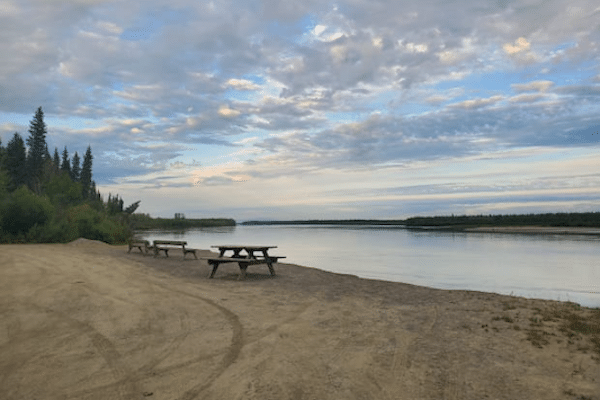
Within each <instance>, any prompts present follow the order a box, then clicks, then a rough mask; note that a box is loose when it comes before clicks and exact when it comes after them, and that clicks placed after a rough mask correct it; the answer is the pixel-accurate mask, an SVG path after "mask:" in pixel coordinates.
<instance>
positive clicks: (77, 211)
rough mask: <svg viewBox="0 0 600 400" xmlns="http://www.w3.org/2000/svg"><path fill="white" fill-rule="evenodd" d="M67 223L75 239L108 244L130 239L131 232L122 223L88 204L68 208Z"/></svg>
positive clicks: (124, 241)
mask: <svg viewBox="0 0 600 400" xmlns="http://www.w3.org/2000/svg"><path fill="white" fill-rule="evenodd" d="M67 221H68V225H69V226H71V227H72V230H73V232H74V233H76V236H77V237H83V238H86V239H90V240H100V241H103V242H106V243H110V244H119V243H126V242H127V240H129V238H130V237H131V231H130V230H129V228H128V227H127V226H126V225H125V224H124V223H122V222H119V221H117V220H115V219H113V218H110V217H108V216H107V215H105V214H103V213H101V212H99V211H98V210H96V209H94V208H92V206H91V205H90V204H81V205H78V206H75V207H72V208H70V209H69V210H68V212H67Z"/></svg>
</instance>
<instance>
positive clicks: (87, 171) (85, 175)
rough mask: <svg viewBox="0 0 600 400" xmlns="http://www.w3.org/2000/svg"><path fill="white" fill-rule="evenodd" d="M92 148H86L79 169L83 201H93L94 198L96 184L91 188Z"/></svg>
mask: <svg viewBox="0 0 600 400" xmlns="http://www.w3.org/2000/svg"><path fill="white" fill-rule="evenodd" d="M93 158H94V157H93V156H92V147H91V146H88V148H87V150H86V152H85V156H83V166H82V167H81V174H80V178H79V181H80V182H81V191H82V194H83V198H84V199H88V198H91V199H95V198H96V184H95V183H94V185H93V186H92V183H93V182H92V160H93Z"/></svg>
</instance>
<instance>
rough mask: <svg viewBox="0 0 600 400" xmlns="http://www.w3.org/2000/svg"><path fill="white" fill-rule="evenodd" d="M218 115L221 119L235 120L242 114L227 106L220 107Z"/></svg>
mask: <svg viewBox="0 0 600 400" xmlns="http://www.w3.org/2000/svg"><path fill="white" fill-rule="evenodd" d="M218 113H219V115H220V116H221V117H225V118H234V117H237V116H239V115H240V114H241V112H240V111H238V110H234V109H232V108H230V107H229V106H227V105H222V106H220V107H219V111H218Z"/></svg>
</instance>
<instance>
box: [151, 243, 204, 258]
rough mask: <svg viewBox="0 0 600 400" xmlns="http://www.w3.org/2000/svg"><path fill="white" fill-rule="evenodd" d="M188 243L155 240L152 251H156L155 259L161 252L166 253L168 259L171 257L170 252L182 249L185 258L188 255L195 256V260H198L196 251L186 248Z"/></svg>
mask: <svg viewBox="0 0 600 400" xmlns="http://www.w3.org/2000/svg"><path fill="white" fill-rule="evenodd" d="M185 246H187V242H182V241H178V240H155V241H154V245H153V246H152V250H153V251H154V257H158V255H159V254H160V252H161V251H162V252H164V253H165V256H166V257H169V250H172V249H178V248H181V250H182V251H183V258H184V259H185V256H186V255H187V254H188V253H191V254H193V255H194V258H195V259H196V260H197V259H198V256H197V255H196V251H197V250H196V249H190V248H186V247H185Z"/></svg>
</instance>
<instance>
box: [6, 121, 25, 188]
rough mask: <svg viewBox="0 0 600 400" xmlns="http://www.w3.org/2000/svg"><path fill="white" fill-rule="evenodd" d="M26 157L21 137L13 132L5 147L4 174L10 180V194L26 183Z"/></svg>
mask: <svg viewBox="0 0 600 400" xmlns="http://www.w3.org/2000/svg"><path fill="white" fill-rule="evenodd" d="M26 162H27V155H26V152H25V142H23V138H22V137H21V135H19V134H18V133H16V132H15V134H14V136H13V138H12V139H11V141H10V142H8V145H7V146H6V160H5V165H6V172H7V173H8V177H9V179H10V182H9V185H8V190H9V191H10V192H12V191H14V190H15V189H17V188H18V187H19V186H21V185H24V184H25V183H26V182H27V164H26Z"/></svg>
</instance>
